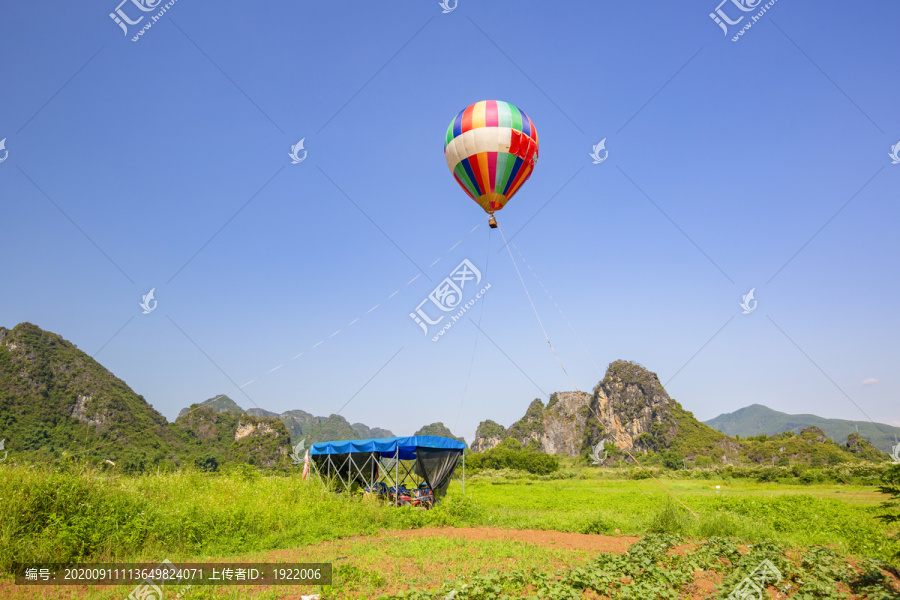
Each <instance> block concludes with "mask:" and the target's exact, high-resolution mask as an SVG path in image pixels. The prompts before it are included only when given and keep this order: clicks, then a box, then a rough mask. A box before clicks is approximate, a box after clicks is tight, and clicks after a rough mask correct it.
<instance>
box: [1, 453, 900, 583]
mask: <svg viewBox="0 0 900 600" xmlns="http://www.w3.org/2000/svg"><path fill="white" fill-rule="evenodd" d="M842 468H843V469H845V470H844V471H840V469H838V468H831V469H830V468H827V467H826V468H823V469H821V470H819V471H817V475H816V481H819V480H822V481H819V482H816V483H804V482H802V481H801V480H800V477H802V476H803V474H801V475H800V476H799V477H798V476H796V475H795V474H793V473H791V472H790V471H788V470H785V471H784V472H783V475H784V477H781V478H778V477H772V476H771V471H769V472H768V474H767V472H766V471H764V470H758V472H757V473H756V475H755V477H751V476H750V475H752V473H748V472H737V473H736V472H735V471H734V470H730V471H729V470H724V469H721V470H717V471H705V472H702V473H700V472H681V473H673V474H668V475H667V476H662V473H658V474H657V476H658V477H659V479H658V480H655V479H653V478H650V477H647V473H646V472H643V471H641V470H636V469H631V470H623V471H617V470H614V469H605V470H599V469H593V468H585V467H579V466H577V465H576V464H574V463H570V464H569V463H567V464H566V465H564V468H563V469H562V470H561V471H559V472H556V473H553V474H551V475H547V476H534V475H524V474H522V473H520V472H516V471H481V472H478V473H477V474H475V475H474V476H471V477H470V478H469V480H468V481H467V482H466V490H465V491H466V493H465V494H463V492H462V489H461V486H460V485H459V484H458V483H455V482H454V483H453V485H452V486H451V488H450V491H449V493H448V495H447V497H446V498H445V499H444V501H443V502H442V503H440V504H439V505H438V506H437V507H436V508H435V509H433V510H431V511H425V510H420V509H413V508H408V507H407V508H394V507H390V506H385V505H383V504H381V503H379V502H378V501H377V500H374V499H371V498H363V497H361V496H359V495H352V496H351V495H347V494H335V493H333V492H329V491H326V490H324V489H323V486H322V485H321V484H320V483H319V482H318V481H317V480H312V481H308V482H306V481H303V480H301V479H300V478H299V477H297V476H283V475H263V474H261V473H259V472H257V471H254V470H251V469H238V470H235V471H233V472H230V473H201V472H189V471H184V472H177V473H167V474H159V475H144V476H125V475H117V474H111V473H108V472H102V471H95V470H90V469H80V470H79V469H74V470H70V471H69V472H59V471H55V470H49V469H42V468H40V467H28V466H17V465H14V464H7V465H3V467H2V468H0V547H2V549H3V550H2V553H0V569H2V570H3V572H4V573H7V575H5V576H4V577H3V579H2V580H0V597H3V598H37V597H59V598H70V597H77V598H97V599H100V598H104V599H105V598H125V597H126V596H127V595H128V593H129V591H130V590H129V589H128V588H125V587H122V586H119V587H97V588H94V589H89V588H77V589H76V588H73V587H65V586H60V587H53V588H46V587H41V588H39V587H25V586H15V585H13V584H12V583H11V582H12V577H11V576H10V575H8V573H9V571H10V569H12V567H13V565H14V563H34V562H66V563H75V562H82V563H86V562H153V563H158V562H160V561H162V560H163V559H166V558H167V559H169V560H170V561H172V562H173V563H175V564H178V563H179V562H228V561H232V562H234V561H237V560H242V561H245V562H279V561H288V562H303V561H322V562H333V563H334V567H335V577H334V585H333V586H329V587H328V588H326V589H322V590H318V589H317V590H310V589H308V588H306V589H303V588H298V589H295V590H289V589H288V588H275V587H270V588H266V587H247V588H244V589H241V588H230V587H225V586H221V587H214V586H194V587H193V588H191V589H189V590H186V591H185V592H184V596H183V597H185V598H192V599H198V600H199V599H204V598H248V597H252V598H288V597H289V598H297V597H298V596H299V594H300V593H301V592H302V593H307V594H309V593H313V591H317V592H322V594H323V595H322V597H323V598H375V597H379V596H384V597H408V598H443V597H444V596H445V595H446V594H448V593H451V592H452V590H456V593H455V594H454V595H453V597H454V598H456V599H457V600H464V599H465V598H496V597H500V596H502V595H504V594H509V595H510V596H512V597H522V596H530V597H547V598H568V597H573V598H575V597H578V598H581V597H601V596H591V595H589V593H588V592H585V591H584V590H586V589H594V590H598V589H602V590H604V593H605V595H606V597H609V598H630V597H653V596H654V595H655V597H660V598H663V597H666V598H668V597H672V598H680V597H691V595H692V594H700V593H701V592H702V595H697V596H696V597H706V595H709V597H715V598H724V597H725V596H727V594H728V593H729V591H730V590H731V589H732V588H733V587H734V585H736V584H738V583H739V582H740V580H741V579H742V578H743V577H744V576H746V575H747V574H748V573H749V572H751V571H752V569H753V568H754V567H755V565H756V564H758V563H759V562H760V561H761V560H763V558H769V559H771V560H772V561H773V562H774V563H775V564H776V565H778V568H779V570H780V571H781V572H782V573H783V574H784V582H783V585H784V586H787V587H785V590H787V591H790V593H791V594H792V596H793V597H796V598H806V597H809V598H820V597H821V598H831V597H835V598H839V597H871V598H882V597H883V598H892V597H893V598H896V597H898V596H897V595H892V594H894V592H891V591H889V589H890V588H888V587H886V584H885V581H886V580H885V577H886V576H887V575H886V574H885V569H889V567H890V565H893V564H895V558H894V555H895V553H896V552H897V550H898V544H897V542H896V541H895V540H894V539H893V538H892V537H891V536H892V534H893V533H894V530H895V529H896V528H895V527H892V526H888V525H886V524H884V523H883V522H882V521H880V520H878V519H877V518H876V517H877V516H878V515H879V514H882V513H884V509H883V508H882V507H881V506H880V505H881V502H883V501H884V500H886V499H887V498H886V496H884V495H882V494H880V493H878V491H877V488H876V487H875V485H876V484H877V482H878V472H877V469H876V470H874V471H873V470H872V468H871V467H868V469H869V470H857V471H853V470H852V469H851V470H849V471H848V470H846V469H847V468H846V467H842ZM829 469H830V470H829ZM841 481H846V482H845V483H842V482H841ZM717 485H718V486H719V489H716V486H717ZM663 486H664V487H665V489H664V487H663ZM667 490H668V491H667ZM669 492H671V494H670V493H669ZM673 495H674V496H676V497H677V498H678V499H679V500H680V501H681V502H683V503H684V504H685V505H686V506H687V507H689V509H690V511H693V513H695V514H696V516H694V514H692V513H691V512H690V511H689V510H688V509H686V508H685V507H684V506H682V505H681V503H679V502H678V501H676V500H675V499H674V498H673ZM442 527H451V528H481V529H479V530H477V531H480V532H482V533H480V534H477V535H476V534H472V535H474V536H475V537H474V538H470V539H462V538H457V537H454V536H452V535H448V534H442V533H441V532H440V531H437V532H435V531H434V530H433V528H442ZM488 527H490V528H500V529H501V530H504V531H511V530H516V531H518V530H550V531H554V532H571V534H573V535H574V534H588V535H582V536H581V537H577V536H576V537H575V538H571V539H576V540H582V541H583V542H584V541H585V540H590V539H594V538H598V539H599V538H600V536H610V540H611V542H610V543H613V542H614V541H615V539H614V538H616V537H624V536H633V537H634V538H638V537H640V538H642V539H641V541H640V542H639V543H637V544H634V545H631V544H632V542H634V539H632V540H629V541H628V544H626V545H625V546H624V547H623V549H624V548H627V546H629V545H631V549H630V550H629V551H628V552H627V554H621V555H620V554H615V553H611V552H597V551H590V550H589V549H587V548H586V546H584V545H583V544H582V546H579V545H578V544H579V543H582V542H579V543H575V544H571V543H570V544H565V543H560V544H559V545H558V546H554V545H553V544H549V545H548V544H535V543H527V542H526V541H523V540H521V539H517V538H515V537H510V538H509V539H496V536H493V537H491V536H486V535H484V533H483V532H484V531H488V530H487V529H485V528H488ZM417 531H418V532H421V533H426V532H431V533H429V534H428V535H427V536H423V537H417V536H416V535H408V534H411V533H413V534H414V533H416V532H417ZM460 531H462V529H460ZM591 536H593V537H591ZM567 539H570V538H567ZM673 548H680V550H678V551H677V552H674V551H673ZM673 552H674V554H673ZM753 561H756V562H755V563H753ZM750 563H753V564H752V565H751V564H750ZM748 569H749V571H748ZM698 571H703V572H704V573H706V574H707V575H704V576H703V577H701V578H700V579H699V580H697V578H696V577H695V573H696V572H698ZM616 573H617V575H615V576H612V574H616ZM404 582H405V583H407V584H409V586H405V585H403V583H404ZM804 586H805V587H804ZM854 586H855V587H854ZM408 587H411V588H413V589H407V588H408ZM816 590H818V591H816ZM860 590H862V592H860ZM863 592H864V593H863ZM590 593H593V592H590ZM799 593H802V594H811V595H806V596H804V595H796V594H799ZM861 593H862V595H860V594H861ZM54 594H55V595H54ZM291 594H293V595H291ZM641 594H650V595H648V596H645V595H641ZM667 594H668V595H667ZM823 594H824V595H823ZM832 594H847V595H843V596H842V595H832ZM850 594H854V595H850Z"/></svg>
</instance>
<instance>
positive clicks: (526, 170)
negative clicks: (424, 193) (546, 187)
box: [444, 100, 538, 226]
mask: <svg viewBox="0 0 900 600" xmlns="http://www.w3.org/2000/svg"><path fill="white" fill-rule="evenodd" d="M444 157H445V158H446V159H447V166H448V167H450V171H451V172H452V173H453V177H454V178H455V179H456V182H457V183H458V184H459V186H460V187H461V188H462V189H463V190H465V192H466V193H467V194H468V195H469V196H470V197H471V198H472V199H473V200H474V201H475V202H477V203H478V204H479V205H480V206H481V208H483V209H484V210H485V212H487V213H488V214H490V215H493V214H494V211H496V210H500V209H501V208H503V207H504V206H505V205H506V203H507V202H508V201H509V199H510V198H512V197H513V196H514V195H515V193H516V192H517V191H519V188H520V187H522V184H523V183H525V181H527V180H528V178H529V177H530V176H531V171H532V170H533V169H534V163H535V162H536V161H537V157H538V135H537V130H536V129H535V128H534V123H532V122H531V119H529V118H528V115H526V114H525V113H524V112H522V111H521V110H519V109H518V108H517V107H516V106H515V105H513V104H510V103H509V102H500V101H499V100H483V101H481V102H476V103H475V104H472V105H471V106H467V107H466V108H464V109H463V110H462V111H460V113H459V114H458V115H456V118H455V119H453V122H452V123H450V127H448V128H447V137H446V139H445V140H444ZM492 226H493V225H492Z"/></svg>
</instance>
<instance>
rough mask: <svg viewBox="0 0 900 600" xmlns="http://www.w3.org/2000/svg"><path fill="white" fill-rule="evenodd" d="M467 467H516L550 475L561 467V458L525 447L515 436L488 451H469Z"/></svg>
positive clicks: (475, 469) (537, 473)
mask: <svg viewBox="0 0 900 600" xmlns="http://www.w3.org/2000/svg"><path fill="white" fill-rule="evenodd" d="M466 468H467V469H469V470H470V471H472V472H478V471H479V470H481V469H495V470H498V469H514V470H518V471H524V472H526V473H532V474H534V475H549V474H550V473H552V472H554V471H556V470H558V469H559V459H558V458H557V457H555V456H551V455H549V454H544V453H542V452H536V451H535V450H534V448H533V447H525V448H523V447H522V444H521V443H520V442H519V440H517V439H515V438H506V439H505V440H503V443H501V444H499V445H498V446H495V447H493V448H491V449H490V450H488V451H487V452H482V453H476V452H471V453H467V454H466Z"/></svg>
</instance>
